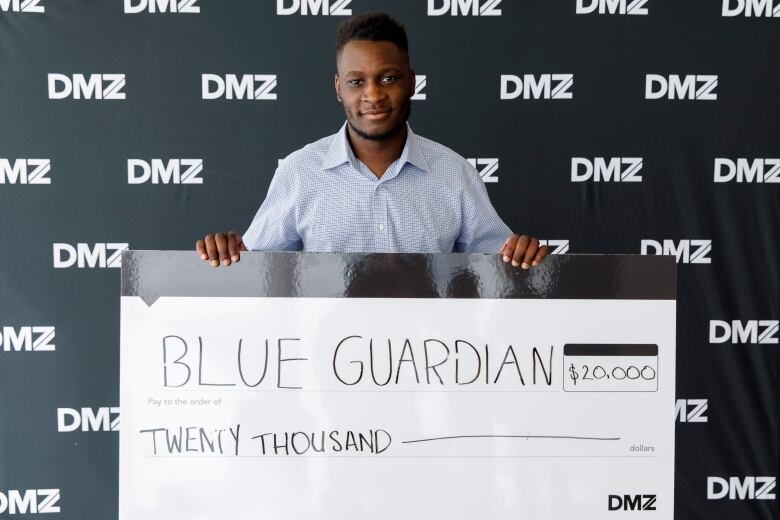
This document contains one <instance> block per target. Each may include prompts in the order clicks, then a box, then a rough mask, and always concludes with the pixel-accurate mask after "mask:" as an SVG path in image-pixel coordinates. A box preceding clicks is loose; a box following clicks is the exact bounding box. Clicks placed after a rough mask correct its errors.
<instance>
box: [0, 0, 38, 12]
mask: <svg viewBox="0 0 780 520" xmlns="http://www.w3.org/2000/svg"><path fill="white" fill-rule="evenodd" d="M40 3H41V0H0V11H12V12H15V13H45V12H46V8H45V7H44V6H42V5H40Z"/></svg>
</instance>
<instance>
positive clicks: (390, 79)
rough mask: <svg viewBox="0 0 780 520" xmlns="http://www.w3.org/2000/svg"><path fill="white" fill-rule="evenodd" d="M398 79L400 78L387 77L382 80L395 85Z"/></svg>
mask: <svg viewBox="0 0 780 520" xmlns="http://www.w3.org/2000/svg"><path fill="white" fill-rule="evenodd" d="M397 79H398V76H385V77H384V78H382V81H383V82H384V83H393V82H394V81H396V80H397Z"/></svg>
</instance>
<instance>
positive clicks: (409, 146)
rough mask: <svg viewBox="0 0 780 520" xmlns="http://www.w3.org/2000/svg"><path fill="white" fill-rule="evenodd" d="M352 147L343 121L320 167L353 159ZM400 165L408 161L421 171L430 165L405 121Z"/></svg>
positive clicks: (335, 164) (331, 165) (326, 167)
mask: <svg viewBox="0 0 780 520" xmlns="http://www.w3.org/2000/svg"><path fill="white" fill-rule="evenodd" d="M354 157H355V156H354V154H353V153H352V148H351V147H350V146H349V141H348V140H347V123H346V122H344V124H343V125H341V129H340V130H339V131H338V132H337V133H336V135H335V136H334V139H333V140H332V141H331V143H330V147H329V148H328V152H327V153H326V154H325V158H324V159H323V161H322V168H323V169H325V170H328V169H330V168H334V167H336V166H341V165H342V164H344V163H346V162H351V161H350V159H354ZM400 159H401V166H403V165H404V164H405V163H407V162H408V163H410V164H412V165H413V166H415V167H417V168H418V169H420V170H422V171H426V172H427V171H429V168H430V166H429V165H428V161H427V159H426V158H425V154H424V153H423V150H422V147H421V146H420V142H419V139H418V137H417V134H415V133H414V132H412V128H411V126H409V123H406V143H405V144H404V148H403V150H402V151H401V157H400Z"/></svg>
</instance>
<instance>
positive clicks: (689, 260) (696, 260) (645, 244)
mask: <svg viewBox="0 0 780 520" xmlns="http://www.w3.org/2000/svg"><path fill="white" fill-rule="evenodd" d="M711 249H712V240H679V241H677V242H675V241H674V240H664V241H663V244H661V243H660V242H658V241H656V240H642V254H643V255H674V256H675V258H676V260H677V263H678V264H679V263H683V264H709V263H712V259H711V258H710V257H709V256H707V255H709V254H710V250H711Z"/></svg>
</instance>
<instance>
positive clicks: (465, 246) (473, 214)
mask: <svg viewBox="0 0 780 520" xmlns="http://www.w3.org/2000/svg"><path fill="white" fill-rule="evenodd" d="M463 163H464V166H463V168H464V170H465V173H464V174H465V176H466V182H465V187H464V189H463V192H462V194H461V228H460V235H459V236H458V238H457V239H456V241H455V251H456V252H459V253H498V251H499V249H501V246H503V245H504V242H506V239H507V238H509V235H510V234H512V231H511V230H510V229H509V226H507V225H506V224H505V223H504V221H503V220H501V217H499V216H498V213H497V212H496V210H495V208H494V207H493V204H491V203H490V197H489V196H488V192H487V188H486V187H485V183H484V182H482V178H481V177H480V176H479V173H477V170H476V169H475V168H474V167H473V166H471V164H469V163H468V162H467V161H466V160H465V159H464V160H463Z"/></svg>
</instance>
